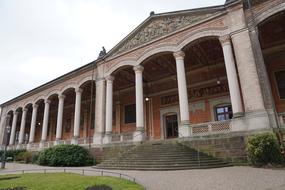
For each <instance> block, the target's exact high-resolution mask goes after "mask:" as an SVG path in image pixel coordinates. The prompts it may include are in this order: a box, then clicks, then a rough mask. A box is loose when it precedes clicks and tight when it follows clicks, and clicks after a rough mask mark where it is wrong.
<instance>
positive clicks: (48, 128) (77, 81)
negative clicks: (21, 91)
mask: <svg viewBox="0 0 285 190" xmlns="http://www.w3.org/2000/svg"><path fill="white" fill-rule="evenodd" d="M270 2H275V3H277V4H278V2H279V1H277V0H271V1H270ZM279 3H280V4H282V2H279ZM257 5H258V6H264V7H265V8H264V9H266V7H267V6H268V5H267V4H266V3H260V4H258V3H257V4H254V6H253V8H254V10H255V6H257ZM276 6H277V5H276ZM278 6H279V4H278ZM258 10H260V9H257V8H256V10H255V11H258ZM248 11H249V10H248V8H247V7H244V4H243V2H241V1H227V2H226V4H225V5H221V6H218V7H209V8H207V9H197V10H184V11H179V12H173V13H164V14H154V15H150V17H149V18H147V19H146V20H145V21H144V23H143V24H142V25H140V26H138V27H137V28H136V29H135V30H134V31H133V32H132V33H131V34H130V35H128V36H127V38H125V39H124V40H122V41H121V42H120V43H119V44H118V45H117V46H115V47H114V48H113V49H111V50H110V51H109V52H108V53H107V54H106V55H105V54H104V55H103V54H102V55H101V56H100V57H99V58H98V59H97V60H95V61H94V62H91V63H89V64H87V65H86V66H83V67H82V68H79V69H78V70H75V71H72V72H70V73H68V74H66V75H64V76H62V77H60V78H58V79H56V80H54V81H52V82H50V83H47V84H45V85H43V86H41V87H39V88H37V89H34V90H32V91H30V92H28V93H26V94H25V95H23V96H19V97H17V98H15V99H13V100H11V101H9V102H6V103H4V104H2V105H1V107H2V110H3V111H2V112H3V114H2V115H1V122H0V123H1V126H0V129H1V130H0V142H3V139H4V138H3V137H4V136H5V134H4V130H3V129H4V128H5V126H7V125H10V126H11V134H10V136H9V146H10V148H18V149H20V148H28V149H40V148H47V147H50V146H54V145H57V144H80V145H82V146H90V147H91V146H93V147H98V146H99V147H100V146H105V145H111V144H114V143H125V142H127V143H139V142H142V141H147V140H156V139H168V138H191V137H194V136H205V135H212V134H220V133H222V134H230V133H233V132H240V133H243V132H244V133H247V132H254V131H267V130H272V128H274V127H276V125H274V123H276V122H277V121H276V120H274V118H273V119H272V117H271V116H270V113H269V111H268V110H269V109H268V105H267V103H266V100H265V97H266V96H265V94H264V93H265V92H264V87H263V86H262V83H261V80H260V78H261V76H260V73H261V72H260V67H259V66H258V64H257V59H256V55H255V51H254V48H255V46H254V43H253V40H252V39H251V30H250V27H249V26H248V23H249V22H250V20H249V16H248ZM270 18H271V17H270ZM272 19H273V18H272ZM278 19H279V20H278ZM278 19H277V20H278V22H279V23H281V22H283V21H284V18H283V13H280V15H279V16H278ZM269 20H270V19H269ZM269 20H268V21H267V22H264V23H263V24H260V25H259V28H260V30H261V34H260V40H261V47H262V51H263V52H264V55H265V56H264V57H265V62H270V63H269V64H268V66H267V69H268V73H269V76H270V81H271V80H273V79H272V76H271V74H272V73H271V71H272V69H273V70H274V71H275V70H276V69H275V68H277V67H278V69H277V70H278V71H277V70H276V72H279V71H280V72H281V74H279V75H280V76H279V75H278V74H277V75H278V76H277V78H278V77H279V78H278V81H281V82H280V84H281V86H280V84H279V83H278V85H279V86H278V85H277V86H278V88H279V89H283V88H282V84H283V83H282V81H283V78H284V77H283V74H282V71H283V70H284V69H283V68H282V66H280V63H279V66H278V63H277V62H280V61H277V58H276V56H275V54H274V55H273V53H272V52H275V51H274V50H273V49H274V48H273V49H272V47H271V45H268V44H269V42H268V40H267V38H266V35H265V34H264V33H266V30H267V29H266V27H267V23H268V22H270V21H269ZM273 20H274V19H273ZM274 21H276V19H275V20H274ZM272 22H273V21H272ZM276 22H277V21H276ZM282 39H283V38H282ZM282 39H279V42H280V43H281V41H282ZM277 41H278V40H277ZM282 43H283V41H282ZM269 46H270V50H269V49H268V47H269ZM281 46H282V45H281ZM281 46H280V47H281ZM278 49H279V45H278ZM281 49H282V48H281ZM281 49H279V50H280V51H282V50H283V49H282V50H281ZM279 50H278V51H279ZM271 62H272V63H271ZM276 65H277V66H276ZM275 66H276V67H275ZM271 83H272V84H273V83H274V82H272V81H271ZM272 86H273V87H272V88H273V91H276V90H277V87H276V85H275V87H274V85H272ZM275 94H276V93H274V92H273V95H274V98H275V102H276V104H275V106H276V107H277V109H276V108H274V106H273V107H271V108H270V110H273V111H274V112H277V113H278V114H277V115H278V116H279V121H278V123H280V121H283V115H284V114H283V111H282V110H283V107H284V104H283V101H282V100H283V99H278V96H275ZM281 95H282V94H281ZM273 111H272V112H273ZM3 143H4V142H3ZM3 143H2V144H3Z"/></svg>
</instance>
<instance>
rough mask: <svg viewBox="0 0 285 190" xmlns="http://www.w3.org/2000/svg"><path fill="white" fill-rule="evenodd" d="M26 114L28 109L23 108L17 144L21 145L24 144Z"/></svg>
mask: <svg viewBox="0 0 285 190" xmlns="http://www.w3.org/2000/svg"><path fill="white" fill-rule="evenodd" d="M27 112H28V109H26V108H24V109H23V113H22V119H21V127H20V133H19V144H22V143H23V142H24V135H25V127H26V117H27Z"/></svg>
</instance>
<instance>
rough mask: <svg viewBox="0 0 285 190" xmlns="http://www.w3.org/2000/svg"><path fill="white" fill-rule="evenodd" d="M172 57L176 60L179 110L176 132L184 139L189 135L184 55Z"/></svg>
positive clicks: (179, 54)
mask: <svg viewBox="0 0 285 190" xmlns="http://www.w3.org/2000/svg"><path fill="white" fill-rule="evenodd" d="M173 56H174V58H175V60H176V70H177V82H178V96H179V109H180V119H181V121H180V126H179V129H178V130H179V136H180V137H185V136H190V135H191V130H190V127H189V124H190V122H189V103H188V93H187V83H186V75H185V66H184V57H185V53H184V52H183V51H178V52H175V53H174V54H173Z"/></svg>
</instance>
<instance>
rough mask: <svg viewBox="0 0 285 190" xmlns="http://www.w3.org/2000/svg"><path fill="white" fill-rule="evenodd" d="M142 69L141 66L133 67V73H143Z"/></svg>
mask: <svg viewBox="0 0 285 190" xmlns="http://www.w3.org/2000/svg"><path fill="white" fill-rule="evenodd" d="M143 70H144V68H143V66H141V65H137V66H134V71H135V72H136V73H137V72H138V73H141V72H143Z"/></svg>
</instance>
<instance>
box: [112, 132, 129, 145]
mask: <svg viewBox="0 0 285 190" xmlns="http://www.w3.org/2000/svg"><path fill="white" fill-rule="evenodd" d="M133 134H134V133H119V134H118V133H114V134H112V136H111V142H112V143H120V142H131V141H133Z"/></svg>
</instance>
